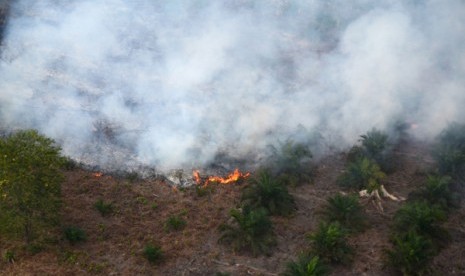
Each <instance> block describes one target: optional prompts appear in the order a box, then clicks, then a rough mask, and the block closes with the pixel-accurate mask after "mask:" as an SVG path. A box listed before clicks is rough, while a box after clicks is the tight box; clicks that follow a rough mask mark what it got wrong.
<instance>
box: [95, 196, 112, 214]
mask: <svg viewBox="0 0 465 276" xmlns="http://www.w3.org/2000/svg"><path fill="white" fill-rule="evenodd" d="M94 207H95V209H97V211H99V212H100V214H101V215H102V216H104V217H105V216H108V215H110V214H111V213H113V204H112V203H111V202H104V201H103V199H99V200H97V201H96V202H95V203H94Z"/></svg>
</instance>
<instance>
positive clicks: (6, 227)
mask: <svg viewBox="0 0 465 276" xmlns="http://www.w3.org/2000/svg"><path fill="white" fill-rule="evenodd" d="M60 151H61V149H60V147H59V146H57V145H56V144H55V142H54V141H53V140H52V139H49V138H47V137H44V136H42V135H40V134H39V133H38V132H37V131H35V130H24V131H18V132H16V133H13V134H11V135H9V136H8V137H5V138H3V139H0V231H2V232H4V234H6V233H7V234H10V235H13V236H14V235H18V234H19V235H21V234H22V235H23V237H24V239H25V240H26V242H28V243H29V242H31V241H32V240H33V239H34V238H35V237H36V236H37V235H39V234H40V233H41V232H42V231H43V230H45V229H47V227H48V226H50V225H54V224H56V223H57V222H58V218H59V208H60V206H61V183H62V181H63V175H62V172H61V167H62V165H63V162H64V159H63V158H62V157H61V155H60Z"/></svg>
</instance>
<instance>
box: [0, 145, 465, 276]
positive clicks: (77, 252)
mask: <svg viewBox="0 0 465 276" xmlns="http://www.w3.org/2000/svg"><path fill="white" fill-rule="evenodd" d="M396 154H397V156H398V158H397V159H396V160H397V161H398V162H399V163H402V166H401V167H400V168H399V169H398V170H397V171H396V172H395V173H393V174H391V175H389V176H388V177H387V178H386V180H385V182H384V184H385V185H386V186H387V188H388V190H389V191H392V192H393V193H394V194H396V195H402V196H404V197H406V196H407V195H408V193H409V192H411V191H412V190H414V189H415V187H416V185H418V184H419V183H421V181H420V180H422V179H424V177H425V173H426V172H427V170H428V167H429V166H430V165H431V164H430V163H429V162H427V161H425V160H429V158H430V157H429V156H428V154H427V151H426V147H424V146H423V145H421V144H415V145H412V144H405V145H402V146H401V147H399V148H398V149H396ZM345 158H346V157H345V155H333V156H329V157H327V158H325V159H323V160H320V162H319V164H318V166H317V168H316V174H315V175H316V178H315V179H314V182H313V183H312V184H304V185H299V186H298V187H294V188H291V189H290V192H291V194H292V195H293V196H294V198H295V201H296V205H297V207H298V210H297V212H296V213H295V214H294V215H293V216H291V217H289V218H285V217H274V218H273V219H272V220H273V224H274V229H275V233H276V235H277V241H278V245H277V247H276V248H275V249H274V251H273V255H272V256H270V257H266V256H259V257H255V258H254V257H251V256H248V255H243V256H241V255H237V254H235V253H234V252H232V251H231V250H230V249H229V248H228V247H227V246H224V245H221V244H218V242H217V240H218V238H219V232H218V226H219V225H220V224H221V223H223V222H225V221H227V220H228V219H229V210H230V209H231V208H233V207H236V206H237V204H238V203H239V200H240V194H241V189H242V187H243V186H244V185H246V184H245V183H243V184H237V185H219V186H216V187H213V189H212V190H211V192H209V193H207V194H206V195H204V196H199V194H198V193H197V192H196V190H195V188H191V189H186V190H180V189H177V190H174V189H173V188H172V187H171V186H170V185H168V184H167V183H164V182H162V181H160V180H133V181H130V180H129V179H124V178H118V177H113V176H110V175H103V176H102V177H96V176H93V175H92V172H89V171H85V170H81V169H76V170H74V171H69V172H66V182H65V183H64V185H63V195H64V209H63V225H65V226H67V225H73V226H77V227H80V228H82V229H83V230H84V231H85V232H86V234H87V241H86V242H84V243H78V244H76V245H74V246H72V245H70V244H69V243H68V242H67V241H66V240H65V239H64V238H63V239H61V240H59V241H58V242H57V243H56V244H50V245H48V246H47V248H46V249H45V250H44V251H42V252H40V253H38V254H36V255H31V254H28V253H26V252H24V251H21V250H19V252H20V254H17V261H16V262H15V263H14V264H10V263H6V262H4V261H1V262H0V274H1V275H89V274H101V275H214V274H215V273H216V272H230V273H231V274H232V275H246V274H251V275H277V274H278V273H279V272H281V271H283V269H284V268H285V265H286V263H287V262H288V261H289V260H291V259H295V258H296V257H297V255H298V253H299V252H301V251H304V250H305V249H307V248H308V242H307V240H306V234H307V233H309V232H311V231H313V230H315V229H316V227H317V225H318V223H319V219H320V218H319V216H318V210H319V209H320V208H322V206H323V205H324V204H325V199H326V198H327V197H329V196H331V195H334V194H335V193H338V192H340V187H338V185H337V184H336V179H337V177H338V176H339V174H340V173H341V171H342V170H343V169H344V166H345ZM98 199H103V200H104V201H105V202H112V203H113V208H114V209H113V213H112V214H111V215H109V216H106V217H103V216H101V215H100V213H99V212H98V211H97V210H96V209H95V207H94V203H95V202H96V201H97V200H98ZM362 204H364V209H365V211H366V213H367V219H368V224H369V225H370V227H369V228H368V229H367V230H366V231H364V232H362V233H360V234H357V235H354V236H352V237H351V238H350V241H349V242H350V244H351V245H352V246H353V247H354V253H355V256H354V262H353V264H352V265H351V266H340V267H335V268H334V269H333V275H361V274H364V273H365V274H366V275H391V272H390V271H388V270H386V269H385V268H383V250H384V249H385V248H386V247H388V246H390V245H389V230H390V229H389V227H390V221H391V218H392V215H393V214H394V212H395V211H396V210H397V209H398V208H399V206H401V204H402V203H399V202H392V201H385V202H383V205H384V210H385V212H384V213H380V212H379V211H378V209H377V208H376V207H375V206H374V205H372V203H371V202H370V201H365V202H362ZM172 215H179V216H181V217H182V218H184V219H185V220H186V222H187V225H186V227H185V228H184V229H182V230H180V231H168V232H167V231H165V229H164V224H165V222H166V220H167V219H168V217H170V216H172ZM464 216H465V215H464V211H463V208H462V209H460V210H459V211H457V212H456V213H455V214H454V215H453V216H451V220H450V222H449V224H448V227H449V228H450V229H454V230H452V239H453V242H452V243H451V245H450V246H449V247H448V248H446V249H445V250H443V251H442V252H441V254H440V255H439V256H437V257H436V258H435V261H434V262H435V265H434V267H435V268H436V270H437V271H438V272H439V274H443V275H446V274H450V273H452V272H453V271H455V272H456V273H463V272H464V269H465V268H464V267H463V265H462V263H463V261H464V260H465V254H464V251H463V250H462V249H463V248H465V246H464V245H465V230H463V229H462V228H461V226H460V223H461V221H463V217H464ZM0 242H2V243H1V245H2V248H0V251H2V252H3V251H4V250H5V248H12V247H16V248H19V247H20V245H19V244H14V243H11V242H8V243H7V242H6V241H5V240H2V239H1V238H0ZM149 243H151V244H156V245H160V246H161V248H162V249H163V252H164V253H165V258H164V260H163V262H161V263H160V264H157V265H152V264H150V263H149V262H148V261H147V260H146V259H145V258H144V257H143V249H144V247H145V246H146V245H147V244H149Z"/></svg>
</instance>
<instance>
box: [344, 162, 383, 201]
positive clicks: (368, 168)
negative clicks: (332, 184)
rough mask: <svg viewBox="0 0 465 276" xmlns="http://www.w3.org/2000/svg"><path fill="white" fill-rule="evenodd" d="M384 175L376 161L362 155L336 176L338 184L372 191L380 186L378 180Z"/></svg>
mask: <svg viewBox="0 0 465 276" xmlns="http://www.w3.org/2000/svg"><path fill="white" fill-rule="evenodd" d="M385 177H386V175H385V174H384V173H383V172H382V171H381V169H380V168H379V166H378V164H376V162H374V161H371V160H370V159H368V158H366V157H364V158H361V159H358V160H357V161H355V162H351V163H349V164H348V166H347V170H346V171H345V172H344V173H342V174H341V175H340V176H339V178H338V181H337V182H338V184H339V185H340V186H342V187H345V188H350V189H356V190H362V189H367V190H368V192H372V191H374V190H376V189H379V187H380V185H381V184H380V181H381V180H382V179H383V178H385Z"/></svg>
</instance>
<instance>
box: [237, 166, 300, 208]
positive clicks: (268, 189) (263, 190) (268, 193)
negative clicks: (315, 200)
mask: <svg viewBox="0 0 465 276" xmlns="http://www.w3.org/2000/svg"><path fill="white" fill-rule="evenodd" d="M248 183H249V185H248V186H246V187H245V188H244V190H243V193H242V201H244V202H245V203H246V205H248V206H250V207H252V208H260V207H263V208H265V209H266V210H267V211H268V212H269V213H270V214H271V215H283V216H286V215H290V214H292V213H293V212H294V211H295V209H296V206H295V203H294V198H293V197H292V196H291V195H290V194H289V191H288V189H287V187H286V186H285V185H284V184H283V183H282V182H280V181H279V180H278V179H276V178H275V177H274V176H272V175H271V174H270V173H269V172H268V171H262V172H260V173H258V175H257V176H254V177H252V178H250V179H249V180H248Z"/></svg>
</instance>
